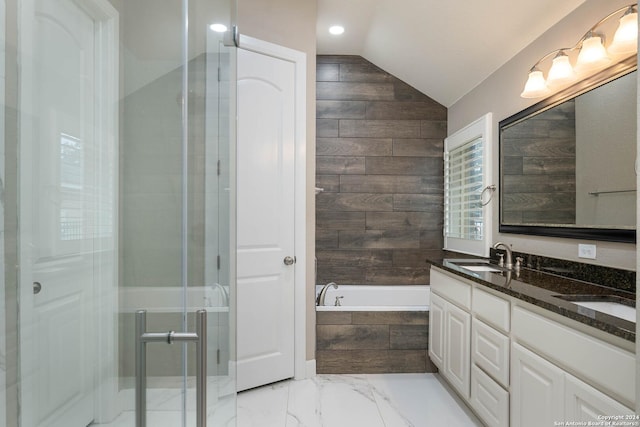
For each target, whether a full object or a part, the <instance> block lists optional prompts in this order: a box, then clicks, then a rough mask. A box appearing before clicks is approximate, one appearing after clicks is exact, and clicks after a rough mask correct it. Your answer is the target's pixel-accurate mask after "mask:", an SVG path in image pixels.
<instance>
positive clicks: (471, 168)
mask: <svg viewBox="0 0 640 427" xmlns="http://www.w3.org/2000/svg"><path fill="white" fill-rule="evenodd" d="M483 145H484V144H483V141H482V138H477V139H475V140H473V141H471V142H468V143H466V144H465V145H463V146H461V147H458V148H456V149H454V150H452V151H450V152H445V166H444V183H445V184H444V190H445V191H444V194H445V203H444V207H445V219H444V221H445V222H444V226H445V234H446V235H447V236H449V237H455V238H459V239H470V240H482V238H483V236H484V218H483V215H482V199H481V193H482V188H483V167H482V166H483V165H482V163H483V155H482V153H483Z"/></svg>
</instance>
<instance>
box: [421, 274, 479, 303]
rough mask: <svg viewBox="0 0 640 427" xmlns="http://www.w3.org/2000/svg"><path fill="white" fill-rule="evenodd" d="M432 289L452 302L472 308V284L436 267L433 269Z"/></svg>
mask: <svg viewBox="0 0 640 427" xmlns="http://www.w3.org/2000/svg"><path fill="white" fill-rule="evenodd" d="M430 284H431V290H432V291H433V292H435V293H437V294H440V295H441V296H443V297H445V298H446V299H448V300H449V301H450V302H452V303H454V304H456V305H458V306H460V307H462V308H465V309H467V310H471V286H470V285H468V284H466V283H464V282H461V281H459V280H456V279H454V278H453V277H451V276H448V275H446V274H444V273H441V272H440V271H438V270H436V269H433V268H432V269H431V279H430Z"/></svg>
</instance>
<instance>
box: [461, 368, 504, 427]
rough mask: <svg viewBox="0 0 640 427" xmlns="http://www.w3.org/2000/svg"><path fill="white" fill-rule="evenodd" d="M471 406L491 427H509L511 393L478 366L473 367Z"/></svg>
mask: <svg viewBox="0 0 640 427" xmlns="http://www.w3.org/2000/svg"><path fill="white" fill-rule="evenodd" d="M470 403H471V406H472V407H473V408H474V409H475V410H476V413H477V414H478V415H479V416H480V418H482V420H483V421H484V422H485V424H487V425H488V426H491V427H509V393H508V392H507V391H506V390H505V389H503V388H502V387H500V385H498V383H497V382H495V381H494V380H493V379H492V378H491V377H489V376H488V375H487V374H485V373H484V372H483V371H482V369H480V368H478V367H477V366H476V365H472V366H471V401H470Z"/></svg>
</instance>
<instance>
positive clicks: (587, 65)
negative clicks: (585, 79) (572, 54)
mask: <svg viewBox="0 0 640 427" xmlns="http://www.w3.org/2000/svg"><path fill="white" fill-rule="evenodd" d="M610 62H611V58H609V55H607V51H606V49H605V48H604V46H603V45H602V36H600V35H598V34H590V35H589V37H587V38H586V39H584V41H583V42H582V48H581V49H580V54H579V55H578V61H577V62H576V70H577V71H578V72H581V71H589V70H595V69H597V68H601V67H604V66H605V65H607V64H609V63H610Z"/></svg>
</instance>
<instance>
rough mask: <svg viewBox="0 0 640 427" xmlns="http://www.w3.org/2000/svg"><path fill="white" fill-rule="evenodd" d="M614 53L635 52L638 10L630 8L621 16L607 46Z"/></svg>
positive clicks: (636, 48)
mask: <svg viewBox="0 0 640 427" xmlns="http://www.w3.org/2000/svg"><path fill="white" fill-rule="evenodd" d="M608 50H609V52H611V53H612V54H614V55H619V54H625V53H635V52H636V51H637V50H638V12H635V11H634V10H633V8H630V9H629V11H627V13H625V14H624V15H623V16H622V18H620V24H619V25H618V29H617V30H616V33H615V35H614V36H613V42H612V43H611V46H609V49H608Z"/></svg>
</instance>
